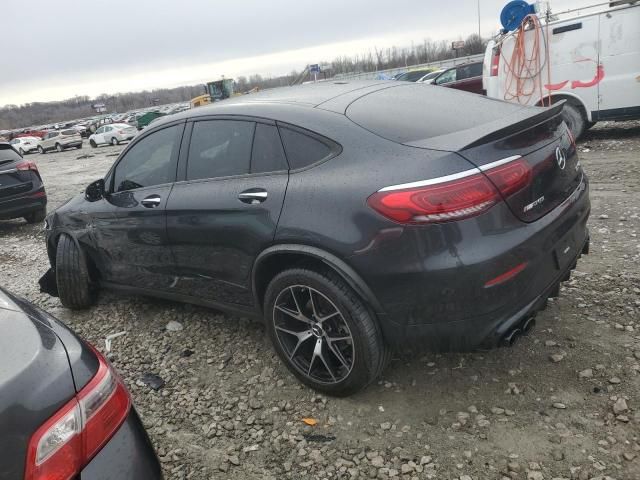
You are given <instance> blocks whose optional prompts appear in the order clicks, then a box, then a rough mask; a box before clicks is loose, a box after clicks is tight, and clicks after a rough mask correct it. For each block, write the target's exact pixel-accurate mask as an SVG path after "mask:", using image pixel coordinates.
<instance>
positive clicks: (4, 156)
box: [0, 145, 22, 165]
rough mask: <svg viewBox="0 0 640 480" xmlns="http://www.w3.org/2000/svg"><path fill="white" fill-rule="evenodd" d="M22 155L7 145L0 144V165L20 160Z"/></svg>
mask: <svg viewBox="0 0 640 480" xmlns="http://www.w3.org/2000/svg"><path fill="white" fill-rule="evenodd" d="M21 159H22V157H21V156H20V154H18V152H16V151H15V150H14V149H13V148H11V147H10V146H9V145H0V165H2V164H3V163H8V162H15V161H17V160H21Z"/></svg>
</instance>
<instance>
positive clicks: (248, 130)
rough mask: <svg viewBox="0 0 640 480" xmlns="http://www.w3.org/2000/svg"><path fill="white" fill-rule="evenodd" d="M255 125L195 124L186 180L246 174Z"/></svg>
mask: <svg viewBox="0 0 640 480" xmlns="http://www.w3.org/2000/svg"><path fill="white" fill-rule="evenodd" d="M254 127H255V123H253V122H244V121H236V120H207V121H201V122H195V123H194V124H193V132H192V133H191V144H190V146H189V157H188V159H187V180H198V179H201V178H216V177H228V176H230V175H242V174H246V173H249V167H250V162H251V143H252V140H253V130H254Z"/></svg>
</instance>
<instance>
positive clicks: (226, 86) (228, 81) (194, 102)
mask: <svg viewBox="0 0 640 480" xmlns="http://www.w3.org/2000/svg"><path fill="white" fill-rule="evenodd" d="M232 95H233V79H232V78H223V79H221V80H216V81H214V82H208V83H207V84H206V85H205V93H204V94H203V95H199V96H197V97H194V98H192V99H191V108H196V107H201V106H202V105H208V104H209V103H211V102H215V101H218V100H224V99H225V98H229V97H231V96H232Z"/></svg>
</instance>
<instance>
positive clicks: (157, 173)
mask: <svg viewBox="0 0 640 480" xmlns="http://www.w3.org/2000/svg"><path fill="white" fill-rule="evenodd" d="M182 129H183V125H174V126H172V127H168V128H165V129H162V130H159V131H157V132H154V133H152V134H151V135H148V136H146V137H144V138H143V139H141V140H140V141H139V142H137V143H136V144H135V145H133V146H132V147H131V150H129V151H128V152H127V153H126V155H125V156H124V157H123V158H122V159H121V160H120V162H118V165H116V168H115V172H114V175H113V179H114V180H113V191H114V192H122V191H124V190H133V189H136V188H144V187H150V186H153V185H162V184H163V183H170V182H173V181H174V179H175V173H176V172H175V163H174V159H175V157H176V154H177V150H178V145H179V142H180V132H182Z"/></svg>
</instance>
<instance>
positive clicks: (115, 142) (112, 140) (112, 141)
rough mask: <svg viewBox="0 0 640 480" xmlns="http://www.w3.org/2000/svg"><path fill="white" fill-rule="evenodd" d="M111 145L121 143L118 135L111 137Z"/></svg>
mask: <svg viewBox="0 0 640 480" xmlns="http://www.w3.org/2000/svg"><path fill="white" fill-rule="evenodd" d="M111 145H112V146H114V147H115V146H116V145H120V142H119V141H118V139H117V138H116V137H113V138H111Z"/></svg>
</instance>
